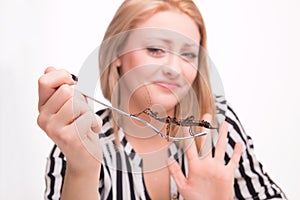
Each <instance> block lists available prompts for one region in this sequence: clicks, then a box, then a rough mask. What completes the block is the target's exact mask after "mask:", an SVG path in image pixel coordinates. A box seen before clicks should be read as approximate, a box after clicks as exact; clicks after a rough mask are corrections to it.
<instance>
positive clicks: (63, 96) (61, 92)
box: [43, 84, 86, 116]
mask: <svg viewBox="0 0 300 200" xmlns="http://www.w3.org/2000/svg"><path fill="white" fill-rule="evenodd" d="M73 98H74V99H75V100H74V105H73V108H72V107H70V108H71V109H74V108H75V106H77V104H76V103H78V102H79V101H82V102H86V100H85V98H84V96H83V95H82V94H80V93H79V92H77V91H75V90H74V88H72V87H71V86H69V85H67V84H64V85H62V86H61V87H59V88H58V89H57V91H56V92H55V93H54V94H53V95H52V96H51V97H50V98H49V99H48V101H47V103H46V104H45V105H44V106H43V110H44V112H46V113H49V114H55V113H57V112H58V111H59V110H60V109H61V107H62V106H63V105H64V104H65V103H66V102H67V101H68V100H70V99H73ZM74 110H75V111H76V109H74ZM75 111H74V112H75ZM75 113H77V112H75ZM77 116H78V115H77Z"/></svg>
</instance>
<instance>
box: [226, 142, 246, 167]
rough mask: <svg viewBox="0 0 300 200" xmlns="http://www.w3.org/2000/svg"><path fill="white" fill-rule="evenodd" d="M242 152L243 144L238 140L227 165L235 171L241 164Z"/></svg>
mask: <svg viewBox="0 0 300 200" xmlns="http://www.w3.org/2000/svg"><path fill="white" fill-rule="evenodd" d="M242 153H243V144H242V143H241V142H238V143H236V144H235V145H234V151H233V154H232V157H231V159H230V161H229V162H228V164H227V166H228V167H230V168H232V169H233V171H235V170H236V168H237V166H238V164H239V161H240V159H241V156H242Z"/></svg>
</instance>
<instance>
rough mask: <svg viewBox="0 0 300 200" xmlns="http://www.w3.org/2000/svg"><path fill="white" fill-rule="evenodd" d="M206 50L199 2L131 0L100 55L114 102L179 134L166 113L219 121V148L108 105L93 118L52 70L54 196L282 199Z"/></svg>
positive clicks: (50, 172)
mask: <svg viewBox="0 0 300 200" xmlns="http://www.w3.org/2000/svg"><path fill="white" fill-rule="evenodd" d="M174 22H176V23H174ZM205 49H206V31H205V26H204V22H203V19H202V17H201V14H200V12H199V11H198V9H197V7H196V6H195V5H194V3H193V1H190V0H181V1H179V0H168V1H163V0H153V1H145V0H126V1H124V3H123V4H122V5H121V7H120V8H119V10H118V11H117V13H116V15H115V16H114V18H113V20H112V22H111V23H110V25H109V27H108V29H107V31H106V34H105V36H104V41H103V43H102V45H101V48H100V52H99V57H100V59H99V60H100V69H101V70H100V71H101V87H102V91H103V94H104V96H105V98H107V99H108V100H110V101H111V103H112V105H113V106H114V107H118V108H120V109H122V110H124V111H126V112H128V113H131V114H136V116H139V117H140V118H141V119H144V120H146V121H149V122H151V124H154V126H155V127H157V128H158V129H159V130H160V131H161V132H163V133H164V134H166V135H168V136H172V137H183V136H185V134H187V131H189V130H188V129H187V128H185V127H181V126H176V125H172V126H168V123H167V124H166V123H164V122H166V120H163V123H162V122H160V121H159V119H162V118H164V119H166V117H167V116H169V119H172V120H181V119H190V118H188V117H190V116H193V117H194V118H195V119H204V120H205V121H209V122H211V124H212V125H213V126H215V127H219V129H218V132H219V138H218V142H217V143H216V145H215V146H214V147H213V148H214V149H213V150H212V151H207V149H211V146H210V144H212V143H213V142H214V141H213V140H214V138H213V137H209V135H207V136H206V137H199V138H196V139H195V140H189V141H188V142H184V143H175V142H172V141H171V140H164V139H162V138H161V137H159V136H158V135H156V134H153V132H151V131H150V129H147V128H144V127H143V126H142V125H141V124H140V123H138V122H136V121H132V120H130V119H128V118H125V117H121V116H118V115H117V114H116V113H114V112H111V111H109V110H101V111H99V112H97V114H98V115H99V116H100V117H99V116H97V115H94V114H93V113H92V111H91V109H90V108H89V107H88V105H87V104H86V100H85V98H84V97H83V96H82V95H80V94H78V93H76V92H74V89H73V88H72V87H71V86H72V85H74V84H75V81H74V80H72V77H71V76H70V74H69V73H68V72H66V71H64V70H56V69H55V68H52V67H49V68H47V69H46V71H45V74H44V75H43V76H42V77H41V78H40V79H39V111H40V114H39V117H38V124H39V126H40V127H41V128H42V129H43V130H44V131H45V132H46V133H47V135H48V136H49V137H50V138H51V139H52V140H53V141H54V142H55V144H56V145H55V146H54V148H53V150H52V152H51V155H50V157H49V160H48V165H47V175H46V183H47V189H46V192H45V198H47V199H58V198H60V197H61V198H62V199H99V198H100V199H150V198H151V199H170V198H172V199H178V198H179V199H205V200H206V199H233V198H237V199H271V198H278V199H283V198H284V194H283V193H282V192H281V190H280V189H279V188H278V187H277V186H276V185H275V184H274V183H273V181H272V180H271V179H270V178H269V177H268V175H267V174H266V173H265V172H264V171H263V169H262V166H261V164H260V163H259V162H258V161H257V160H256V158H255V156H254V154H253V146H252V141H251V138H250V137H249V136H247V135H246V134H245V133H244V130H243V129H242V126H241V125H240V123H239V121H238V119H237V117H236V115H235V114H234V112H233V111H232V109H231V107H229V106H228V105H227V104H226V101H224V97H223V96H219V95H218V94H215V93H214V91H213V89H212V85H211V81H210V74H209V72H210V70H209V66H208V64H207V63H208V62H207V59H206V56H205ZM147 108H149V109H148V110H147ZM143 111H145V112H143ZM152 111H153V112H152ZM156 119H158V120H156ZM224 121H226V122H224ZM190 131H193V133H194V132H199V131H207V132H208V133H210V132H209V130H206V129H204V128H200V129H199V128H197V127H196V128H192V129H190ZM212 132H213V131H212ZM96 133H99V136H100V137H98V135H97V134H96ZM211 135H213V134H211ZM95 136H96V137H95ZM99 138H100V139H99ZM211 138H212V139H211ZM227 140H228V141H227ZM99 143H100V144H99ZM198 152H199V153H200V154H198ZM199 155H200V156H199ZM224 162H225V164H224Z"/></svg>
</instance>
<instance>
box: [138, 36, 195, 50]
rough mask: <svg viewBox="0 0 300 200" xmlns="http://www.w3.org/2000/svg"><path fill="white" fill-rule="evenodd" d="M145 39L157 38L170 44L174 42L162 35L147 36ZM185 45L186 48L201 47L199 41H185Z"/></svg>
mask: <svg viewBox="0 0 300 200" xmlns="http://www.w3.org/2000/svg"><path fill="white" fill-rule="evenodd" d="M143 40H145V41H148V40H157V41H162V42H163V43H165V44H168V45H171V44H173V41H172V40H170V39H167V38H164V37H161V36H159V37H156V36H151V37H147V36H146V37H145V38H144V39H143ZM183 46H184V47H185V48H196V49H198V48H199V45H198V44H197V43H195V42H192V43H188V42H186V41H184V44H183Z"/></svg>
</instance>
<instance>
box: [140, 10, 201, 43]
mask: <svg viewBox="0 0 300 200" xmlns="http://www.w3.org/2000/svg"><path fill="white" fill-rule="evenodd" d="M136 28H138V29H143V28H156V29H161V30H170V31H171V32H176V33H178V34H177V36H179V35H182V36H183V37H186V38H189V39H190V40H191V41H194V42H195V43H197V44H199V43H200V39H201V38H200V33H199V29H198V26H197V24H196V23H195V21H194V20H193V19H192V18H191V17H190V16H188V15H187V14H185V13H182V12H179V11H171V10H170V11H162V12H158V13H156V14H154V15H152V16H150V17H149V18H148V19H146V20H145V21H143V22H141V23H139V24H138V25H137V26H136ZM156 34H157V32H156ZM162 34H163V32H162V33H161V34H160V35H162ZM172 36H174V34H172ZM166 37H168V35H166ZM183 37H181V38H183ZM175 38H176V37H175Z"/></svg>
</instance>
